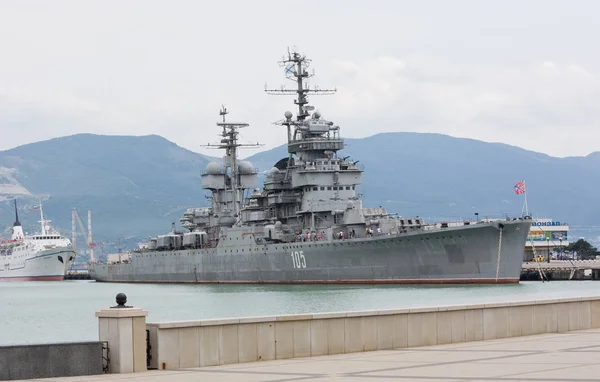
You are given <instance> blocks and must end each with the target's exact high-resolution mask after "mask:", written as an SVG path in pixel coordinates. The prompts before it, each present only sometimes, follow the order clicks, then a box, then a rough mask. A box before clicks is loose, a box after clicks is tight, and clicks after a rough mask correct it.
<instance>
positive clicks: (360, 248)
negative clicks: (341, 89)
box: [89, 220, 531, 284]
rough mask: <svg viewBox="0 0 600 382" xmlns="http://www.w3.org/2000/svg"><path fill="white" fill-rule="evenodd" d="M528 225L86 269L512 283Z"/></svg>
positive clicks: (158, 276) (139, 275)
mask: <svg viewBox="0 0 600 382" xmlns="http://www.w3.org/2000/svg"><path fill="white" fill-rule="evenodd" d="M499 224H500V225H501V226H502V227H503V228H502V229H500V228H499ZM530 224H531V221H530V220H513V221H497V222H492V223H483V224H473V225H466V226H459V227H449V228H443V229H432V230H425V231H420V232H415V233H406V234H395V235H394V234H392V235H382V236H373V237H365V238H356V239H349V240H348V239H347V240H333V241H322V242H321V241H307V242H294V243H270V244H268V245H256V244H254V243H252V244H248V245H240V244H236V245H235V246H227V245H222V246H218V247H217V248H208V249H185V250H174V251H146V252H138V253H134V254H132V256H131V260H130V262H129V263H118V264H101V263H92V264H90V267H89V268H90V275H91V277H92V278H93V279H95V280H96V281H100V282H130V283H198V284H200V283H232V284H233V283H243V284H246V283H248V284H250V283H265V284H411V283H428V284H442V283H518V282H519V277H520V272H521V264H522V260H523V254H524V249H525V242H526V237H527V233H528V232H529V228H530ZM501 231H502V234H501V233H500V232H501Z"/></svg>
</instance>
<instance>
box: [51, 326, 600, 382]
mask: <svg viewBox="0 0 600 382" xmlns="http://www.w3.org/2000/svg"><path fill="white" fill-rule="evenodd" d="M599 355H600V329H587V330H582V331H572V332H565V333H552V334H541V335H535V336H526V337H514V338H504V339H499V340H488V341H476V342H464V343H458V344H446V345H436V346H424V347H418V348H407V349H396V350H384V351H373V352H363V353H351V354H340V355H331V356H322V357H310V358H297V359H286V360H274V361H265V362H252V363H244V364H234V365H223V366H213V367H203V368H190V369H181V370H165V371H148V372H143V373H135V374H117V375H115V374H112V375H106V374H105V375H98V376H88V377H75V378H61V379H44V380H39V381H59V380H60V381H65V382H69V381H73V382H75V381H77V382H86V381H90V382H91V381H111V382H115V381H129V382H132V381H149V382H171V381H173V382H183V381H186V382H187V381H190V382H194V381H198V382H199V381H202V382H213V381H214V382H222V381H227V382H255V381H304V382H313V381H314V382H326V381H331V382H334V381H357V382H360V381H424V382H427V381H431V382H459V381H460V382H467V381H468V382H475V381H481V382H483V381H488V382H502V381H510V382H515V381H552V382H563V381H564V382H567V381H569V382H572V381H575V382H576V381H582V382H583V381H586V382H594V381H599V382H600V365H598V356H599Z"/></svg>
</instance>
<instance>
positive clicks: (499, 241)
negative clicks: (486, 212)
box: [496, 228, 504, 284]
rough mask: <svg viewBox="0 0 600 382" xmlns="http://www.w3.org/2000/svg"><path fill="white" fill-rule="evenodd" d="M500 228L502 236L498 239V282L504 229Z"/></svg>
mask: <svg viewBox="0 0 600 382" xmlns="http://www.w3.org/2000/svg"><path fill="white" fill-rule="evenodd" d="M503 230H504V229H502V228H501V229H500V237H499V239H498V263H497V264H496V284H497V283H498V275H499V274H500V255H501V254H502V231H503Z"/></svg>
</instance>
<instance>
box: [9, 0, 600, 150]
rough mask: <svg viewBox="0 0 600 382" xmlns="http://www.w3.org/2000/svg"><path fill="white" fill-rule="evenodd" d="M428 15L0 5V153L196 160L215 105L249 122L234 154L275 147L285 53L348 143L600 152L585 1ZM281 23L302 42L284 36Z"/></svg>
mask: <svg viewBox="0 0 600 382" xmlns="http://www.w3.org/2000/svg"><path fill="white" fill-rule="evenodd" d="M433 3H434V2H433V1H432V2H410V3H406V4H403V3H401V2H392V1H388V2H380V3H378V4H377V5H375V3H365V2H361V1H351V0H346V1H335V2H334V1H332V2H322V1H315V0H306V2H305V3H303V4H305V6H303V7H301V8H299V9H296V10H295V11H294V12H292V13H290V10H289V7H287V6H286V5H282V4H283V3H281V2H277V1H274V0H273V1H270V2H269V1H267V0H265V1H264V2H263V3H261V4H263V6H261V7H257V6H256V5H255V4H253V3H250V2H244V1H240V0H227V1H222V2H215V3H210V4H209V3H205V2H194V1H186V0H178V1H175V2H169V3H165V2H151V1H138V2H135V1H131V2H128V3H127V4H126V5H125V4H123V3H122V2H118V1H110V0H108V1H96V2H81V1H69V0H65V1H64V2H61V3H59V4H56V3H52V4H50V3H40V2H35V3H34V2H30V1H27V0H22V1H19V2H10V3H9V2H5V3H2V5H0V45H1V46H2V53H3V56H2V60H0V130H1V131H2V139H1V140H0V150H2V149H7V148H10V147H14V146H16V145H20V144H24V143H28V142H32V141H36V140H43V139H48V138H52V137H56V136H61V135H69V134H75V133H78V132H88V133H99V134H124V135H125V134H126V135H145V134H160V135H162V136H164V137H166V138H167V139H170V140H172V141H174V142H176V143H178V144H180V145H182V146H184V147H186V148H188V149H191V150H194V151H200V150H201V147H200V145H201V144H203V143H208V142H212V141H215V140H217V139H218V137H217V133H218V131H217V129H215V125H214V124H215V122H216V121H217V120H218V119H219V115H218V110H219V109H220V107H221V104H225V106H227V107H228V109H229V110H230V111H231V114H230V115H229V117H230V119H232V120H242V121H245V122H248V123H250V128H248V129H246V130H244V131H243V132H242V133H243V134H242V138H243V139H244V140H246V141H250V142H256V141H260V142H263V143H265V145H266V146H265V148H270V147H273V146H276V145H279V144H283V143H284V142H285V139H286V134H285V131H284V129H281V128H280V127H276V126H273V125H272V122H273V121H276V120H278V119H281V118H282V116H283V113H284V112H285V111H286V110H292V111H295V106H294V104H293V100H292V97H270V96H267V95H265V94H264V92H263V88H264V85H265V83H268V84H269V85H271V86H273V87H279V86H280V84H283V83H286V81H285V80H284V78H283V70H282V68H280V67H278V66H277V60H278V59H280V58H281V54H282V53H285V48H286V46H293V45H294V44H297V45H298V47H299V48H300V50H301V51H302V52H306V53H307V55H308V56H309V57H311V58H312V59H313V67H314V68H315V71H316V77H315V78H314V83H316V84H319V85H320V86H321V87H322V88H329V87H333V86H336V87H337V89H338V93H337V94H336V95H334V96H327V97H311V98H310V101H311V102H312V103H313V104H314V105H315V106H316V107H317V108H318V109H319V110H320V111H321V112H322V113H323V116H324V117H325V118H328V119H331V120H333V121H335V122H337V123H338V124H340V126H341V127H342V134H343V135H345V136H351V137H364V136H368V135H372V134H375V133H377V132H387V131H419V132H437V133H444V134H450V135H454V136H460V137H469V138H475V139H481V140H486V141H498V142H504V143H509V144H513V145H518V146H521V147H525V148H529V149H533V150H537V151H542V152H546V153H549V154H552V155H558V156H564V155H585V154H587V153H589V152H591V151H595V150H600V148H599V147H598V144H597V142H600V140H599V139H598V138H600V137H599V136H598V134H600V133H597V132H596V131H597V130H598V129H597V128H596V126H598V122H600V121H599V120H600V118H599V113H600V112H599V111H598V108H597V105H598V101H600V99H599V98H600V97H599V95H598V94H599V89H600V86H599V85H598V78H597V76H598V70H599V69H598V67H599V64H600V57H599V56H598V54H597V52H596V51H595V50H594V49H590V48H589V47H590V46H593V43H594V41H593V36H596V35H598V33H600V32H599V31H598V26H597V25H598V24H597V22H596V20H595V19H594V17H595V16H594V15H596V14H598V11H599V10H600V8H599V6H598V5H597V4H596V2H587V3H585V5H581V6H579V7H573V6H571V5H569V3H566V2H559V1H552V0H545V1H543V2H542V1H537V2H536V1H530V2H516V1H506V2H503V3H502V5H493V4H490V3H488V2H481V1H471V2H465V1H459V2H452V3H449V2H447V1H438V2H435V4H436V5H435V6H434V5H432V4H433ZM541 7H543V9H544V13H543V17H540V8H541ZM432 9H435V10H436V12H432V11H431V10H432ZM232 10H235V11H232ZM224 17H225V18H224ZM293 18H297V19H298V20H302V27H301V33H300V32H299V33H295V32H293V33H292V32H290V31H289V30H288V29H289V26H290V23H292V24H293V22H292V19H293ZM225 20H226V21H225ZM287 85H288V86H292V87H293V84H291V83H287ZM6 131H9V132H10V134H7V133H6ZM254 151H255V150H254ZM205 152H206V151H205ZM252 152H253V151H252V150H249V151H247V152H246V153H247V154H250V153H252ZM210 154H213V155H214V154H215V152H210Z"/></svg>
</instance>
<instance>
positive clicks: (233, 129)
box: [202, 105, 263, 217]
mask: <svg viewBox="0 0 600 382" xmlns="http://www.w3.org/2000/svg"><path fill="white" fill-rule="evenodd" d="M227 114H229V112H228V111H227V109H226V108H225V106H223V105H221V110H220V111H219V115H220V116H221V117H222V118H223V121H222V122H217V126H220V127H222V128H223V132H222V133H221V137H222V138H221V142H220V143H218V144H210V143H209V144H207V145H203V146H202V147H206V148H210V149H224V150H225V155H224V156H223V167H224V170H225V174H229V175H230V179H231V183H230V184H229V187H227V189H229V190H231V191H233V193H234V199H233V200H234V201H238V200H240V201H241V194H240V185H239V184H238V175H239V174H238V163H237V162H238V148H249V147H261V146H263V145H262V144H259V143H248V144H243V143H239V142H238V135H239V131H238V130H239V129H241V128H244V127H248V126H249V124H247V123H239V122H227V121H225V116H226V115H227ZM238 213H239V211H238V204H237V202H234V203H233V215H234V216H236V217H237V216H238Z"/></svg>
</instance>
